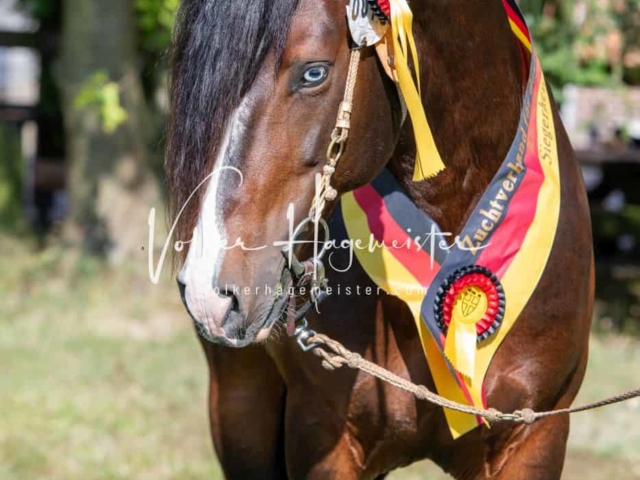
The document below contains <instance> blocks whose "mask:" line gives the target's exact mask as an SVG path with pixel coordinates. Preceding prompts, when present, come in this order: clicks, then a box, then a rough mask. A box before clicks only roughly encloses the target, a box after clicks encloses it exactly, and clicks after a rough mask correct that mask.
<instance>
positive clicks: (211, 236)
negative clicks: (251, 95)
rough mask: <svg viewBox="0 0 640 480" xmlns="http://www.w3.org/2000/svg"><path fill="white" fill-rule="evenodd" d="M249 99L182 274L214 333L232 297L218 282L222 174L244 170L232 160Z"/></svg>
mask: <svg viewBox="0 0 640 480" xmlns="http://www.w3.org/2000/svg"><path fill="white" fill-rule="evenodd" d="M247 103H248V102H247V101H246V99H245V100H243V101H242V103H241V104H240V106H239V107H238V109H237V110H236V111H235V112H234V113H233V115H232V116H231V121H230V123H229V125H228V126H227V129H226V132H225V135H224V137H223V140H222V144H221V146H220V150H219V153H218V157H217V158H216V161H215V164H214V168H213V173H212V174H211V179H210V180H209V186H208V188H207V192H206V194H205V196H204V200H203V202H202V206H201V210H200V214H199V216H198V223H197V225H196V227H195V229H194V231H193V238H192V241H191V244H190V246H189V253H188V254H187V259H186V261H185V264H184V266H183V268H182V270H181V271H180V273H179V275H178V280H179V281H180V283H182V284H184V285H185V287H186V291H185V301H186V303H187V307H188V309H189V311H190V313H191V315H192V316H193V317H194V318H195V320H197V321H198V322H199V323H201V324H202V325H203V326H204V327H205V328H208V329H209V330H210V331H209V332H208V333H210V334H213V335H223V334H224V332H223V331H222V329H221V327H220V322H221V321H222V320H223V318H224V315H225V314H226V313H227V311H228V309H229V306H230V304H231V298H227V297H226V296H220V295H219V294H220V292H221V290H220V289H222V293H224V289H225V286H224V285H218V277H219V273H220V268H221V266H222V262H223V261H224V254H225V247H226V246H227V244H226V234H225V228H224V219H223V208H222V207H223V204H224V200H225V195H224V192H225V188H224V187H225V186H226V185H225V184H224V183H222V184H221V183H220V178H221V177H222V174H223V172H224V171H225V170H233V171H234V172H236V173H238V174H239V177H240V184H242V173H241V172H240V171H239V170H238V169H237V168H235V167H234V166H233V165H229V162H230V161H232V159H233V158H234V149H235V148H236V146H237V145H238V144H239V143H240V142H241V141H242V138H243V137H244V133H245V121H244V120H245V116H246V113H247V112H246V110H247V108H248V107H247Z"/></svg>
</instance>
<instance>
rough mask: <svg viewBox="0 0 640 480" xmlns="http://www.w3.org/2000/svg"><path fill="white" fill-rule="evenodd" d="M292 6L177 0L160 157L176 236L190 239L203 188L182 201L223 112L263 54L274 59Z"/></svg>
mask: <svg viewBox="0 0 640 480" xmlns="http://www.w3.org/2000/svg"><path fill="white" fill-rule="evenodd" d="M298 3H299V0H244V1H241V0H183V1H182V4H181V7H180V10H179V12H178V17H177V20H176V28H175V31H174V42H173V44H174V46H173V68H172V79H171V91H170V95H171V115H170V121H169V132H168V141H167V152H166V158H165V171H166V178H167V187H168V193H169V205H170V214H171V218H172V220H173V221H176V222H177V223H176V230H175V239H176V240H180V241H188V240H189V239H190V237H191V233H192V231H193V228H194V226H195V224H196V221H197V217H198V212H199V209H200V204H201V200H202V196H203V193H204V192H205V191H206V188H200V189H198V192H197V193H196V195H194V196H193V198H192V199H191V200H190V201H189V202H188V203H187V200H188V199H189V197H190V196H191V195H192V194H193V192H194V191H195V190H196V189H197V187H198V185H199V184H200V183H201V182H202V181H203V180H204V179H205V178H206V177H207V175H209V174H210V173H211V171H212V169H213V163H214V161H215V158H216V156H217V152H218V150H219V148H220V145H221V143H222V140H223V136H224V132H225V130H226V126H227V124H228V122H229V120H230V117H231V115H232V114H233V112H234V111H235V110H236V109H237V107H238V106H239V105H240V103H241V101H242V98H243V97H244V96H245V95H246V93H247V91H248V90H249V88H250V87H251V85H252V84H253V83H254V81H255V79H256V77H257V75H258V72H259V70H260V68H261V66H262V64H263V62H264V59H265V57H266V56H267V54H268V53H269V52H270V51H272V50H273V51H274V52H275V55H276V60H279V58H280V56H281V54H282V52H283V50H284V46H285V42H286V39H287V36H288V32H289V26H290V24H291V21H292V18H293V15H294V13H295V10H296V8H297V6H298ZM276 63H278V62H276ZM183 209H184V210H183ZM178 215H179V218H178Z"/></svg>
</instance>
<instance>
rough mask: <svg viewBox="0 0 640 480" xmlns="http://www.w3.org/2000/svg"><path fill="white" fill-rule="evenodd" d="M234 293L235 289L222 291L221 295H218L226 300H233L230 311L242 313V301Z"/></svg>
mask: <svg viewBox="0 0 640 480" xmlns="http://www.w3.org/2000/svg"><path fill="white" fill-rule="evenodd" d="M233 292H234V289H232V288H231V289H225V290H220V293H219V294H218V295H220V296H221V297H222V298H225V299H230V300H231V305H230V306H229V311H230V312H236V313H237V312H239V311H240V301H239V300H238V297H237V296H236V294H235V293H233Z"/></svg>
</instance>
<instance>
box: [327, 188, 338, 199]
mask: <svg viewBox="0 0 640 480" xmlns="http://www.w3.org/2000/svg"><path fill="white" fill-rule="evenodd" d="M324 197H325V198H326V199H327V200H329V201H330V202H333V201H334V200H335V199H336V198H338V191H337V190H336V189H335V188H333V187H327V190H326V192H325V194H324Z"/></svg>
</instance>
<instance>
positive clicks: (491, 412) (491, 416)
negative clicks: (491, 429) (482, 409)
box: [485, 408, 502, 423]
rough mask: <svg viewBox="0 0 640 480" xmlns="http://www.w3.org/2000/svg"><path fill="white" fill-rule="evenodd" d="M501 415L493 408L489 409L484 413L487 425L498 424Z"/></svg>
mask: <svg viewBox="0 0 640 480" xmlns="http://www.w3.org/2000/svg"><path fill="white" fill-rule="evenodd" d="M501 415H502V414H501V413H500V412H499V411H498V410H496V409H495V408H490V409H488V410H487V412H486V416H485V419H486V420H487V422H489V423H498V422H499V421H500V419H501Z"/></svg>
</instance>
